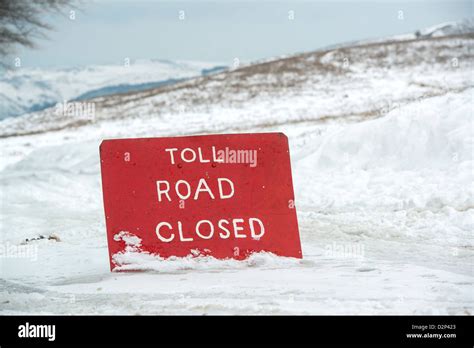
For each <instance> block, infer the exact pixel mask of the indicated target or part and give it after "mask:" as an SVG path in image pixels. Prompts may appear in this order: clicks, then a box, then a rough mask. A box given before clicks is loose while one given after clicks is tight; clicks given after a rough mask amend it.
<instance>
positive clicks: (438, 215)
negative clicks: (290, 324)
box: [0, 33, 474, 314]
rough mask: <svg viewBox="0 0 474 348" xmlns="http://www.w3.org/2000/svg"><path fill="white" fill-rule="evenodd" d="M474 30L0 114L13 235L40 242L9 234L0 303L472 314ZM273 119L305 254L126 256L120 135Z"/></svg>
mask: <svg viewBox="0 0 474 348" xmlns="http://www.w3.org/2000/svg"><path fill="white" fill-rule="evenodd" d="M473 47H474V35H473V34H472V33H471V34H469V33H468V34H459V35H450V36H441V37H426V38H422V39H419V40H404V41H403V42H393V41H387V42H378V43H370V44H359V45H356V46H351V47H341V48H335V49H329V50H321V51H316V52H310V53H305V54H301V55H297V56H292V57H287V58H284V59H278V60H273V61H267V62H264V63H260V64H254V65H249V66H245V67H242V68H240V69H234V70H231V71H227V72H222V73H218V74H215V75H211V76H204V77H199V78H195V79H191V80H188V81H184V82H180V83H178V84H175V85H172V86H164V87H161V88H156V89H152V90H147V91H141V92H137V93H129V94H127V95H117V96H108V97H99V98H95V99H92V100H89V101H88V102H93V103H94V105H95V113H94V115H92V117H91V115H81V114H76V115H74V116H69V115H64V114H61V113H57V112H55V111H54V110H53V109H48V110H44V111H41V112H38V113H34V114H31V115H25V116H23V117H17V118H10V119H6V120H4V121H2V122H0V136H1V139H0V142H1V143H0V146H1V148H2V163H1V167H0V170H1V172H0V177H1V184H2V187H1V192H2V196H3V197H2V198H3V199H2V201H1V204H2V206H1V224H2V226H1V229H2V238H3V245H5V246H7V247H10V249H11V250H21V249H20V247H21V245H22V243H26V244H24V245H23V246H22V247H23V248H25V250H26V251H28V252H29V253H27V254H24V255H27V256H28V255H29V256H30V257H23V258H18V257H14V256H13V255H10V256H9V255H8V248H4V249H3V253H4V255H5V256H6V257H3V258H0V262H1V265H0V267H1V268H0V270H1V273H2V277H1V279H0V313H4V314H12V313H14V314H20V313H28V314H38V313H41V314H43V313H44V314H46V313H65V314H71V313H73V314H79V313H96V314H119V313H122V314H181V313H184V314H207V313H211V314H223V313H225V314H262V313H265V314H294V313H299V314H411V313H415V314H472V313H473V311H474V291H473V290H474V287H473V281H474V274H473V267H472V265H473V262H474V245H473V235H472V231H473V230H474V223H473V221H474V187H473V185H472V182H473V179H474V178H473V157H472V155H473V151H474V148H473V145H474V132H473V130H474V129H473V123H472V119H473V116H474V115H473V110H472V100H473V99H472V98H473V96H474V85H473V80H472V69H473V63H474V53H473ZM86 116H87V117H86ZM264 131H265V132H267V131H281V132H284V133H286V134H287V135H288V137H289V142H290V146H291V156H292V169H293V177H294V184H295V195H296V204H297V212H298V219H299V225H300V233H301V238H302V247H303V255H304V256H303V260H296V259H291V258H280V257H276V256H273V255H270V254H256V255H253V256H252V257H251V258H249V259H248V260H246V261H244V262H238V261H232V260H225V261H217V260H215V259H212V258H196V259H192V258H185V259H168V260H159V259H156V260H150V259H147V260H144V262H143V263H142V264H140V265H137V268H140V269H142V270H146V272H140V273H126V274H124V273H110V272H109V268H108V267H109V265H108V253H107V241H106V232H105V225H104V216H103V215H104V214H103V206H102V195H101V182H100V168H99V153H98V146H99V144H100V142H101V140H102V139H104V138H114V137H147V136H150V137H152V136H172V135H184V134H205V133H231V132H232V133H233V132H264ZM39 236H44V237H45V238H42V239H41V238H40V237H39ZM48 237H50V238H49V239H48ZM26 239H28V240H29V241H28V242H25V241H26ZM31 239H34V240H31ZM15 248H16V249H15ZM0 251H2V250H0ZM26 251H25V252H26Z"/></svg>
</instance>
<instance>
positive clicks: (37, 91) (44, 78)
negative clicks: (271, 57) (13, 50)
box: [0, 60, 213, 119]
mask: <svg viewBox="0 0 474 348" xmlns="http://www.w3.org/2000/svg"><path fill="white" fill-rule="evenodd" d="M212 67H213V64H209V63H199V62H171V61H165V60H136V61H130V62H129V64H128V65H125V64H124V65H96V66H86V67H81V68H69V69H66V68H65V69H52V68H51V69H46V68H43V69H40V68H28V67H22V68H17V69H16V70H8V71H5V72H3V73H2V75H1V76H0V91H1V92H0V104H1V105H2V109H1V112H0V119H2V118H5V117H10V116H18V115H22V114H24V113H27V112H32V111H37V110H42V109H44V108H46V107H50V106H53V105H55V104H56V103H60V102H61V103H62V102H63V101H64V100H68V101H70V100H73V99H76V98H80V97H85V96H88V95H90V96H97V95H108V94H112V93H113V92H115V93H123V92H128V91H130V90H139V89H144V88H146V87H148V86H153V84H155V85H159V84H160V83H161V84H163V83H166V82H173V81H174V80H179V79H183V78H188V77H192V76H199V75H201V72H202V70H203V69H210V68H212Z"/></svg>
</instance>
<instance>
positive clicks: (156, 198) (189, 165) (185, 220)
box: [100, 133, 302, 270]
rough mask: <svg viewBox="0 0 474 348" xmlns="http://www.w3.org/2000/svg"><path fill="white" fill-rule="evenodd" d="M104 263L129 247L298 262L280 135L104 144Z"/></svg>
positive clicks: (162, 254)
mask: <svg viewBox="0 0 474 348" xmlns="http://www.w3.org/2000/svg"><path fill="white" fill-rule="evenodd" d="M100 158H101V171H102V188H103V194H104V207H105V216H106V225H107V236H108V245H109V254H110V265H111V269H112V270H113V269H114V268H115V267H116V266H117V265H116V264H115V262H114V255H116V254H117V253H123V252H124V251H125V250H126V247H127V243H126V241H125V240H124V239H123V238H120V236H123V235H126V236H128V239H130V238H132V239H133V238H135V237H138V238H139V239H137V238H135V240H137V241H140V243H139V249H140V251H142V252H146V253H150V254H156V255H159V256H160V257H164V258H167V257H170V256H178V257H183V256H187V255H197V254H200V255H211V256H214V257H216V258H220V259H222V258H235V259H243V258H246V257H247V256H248V255H249V254H250V253H252V252H258V251H269V252H272V253H274V254H276V255H280V256H291V257H297V258H301V257H302V255H301V244H300V237H299V233H298V222H297V218H296V209H295V203H294V193H293V184H292V179H291V165H290V156H289V148H288V139H287V137H286V136H285V135H284V134H283V133H259V134H228V135H205V136H188V137H172V138H142V139H117V140H104V141H103V142H102V144H101V145H100Z"/></svg>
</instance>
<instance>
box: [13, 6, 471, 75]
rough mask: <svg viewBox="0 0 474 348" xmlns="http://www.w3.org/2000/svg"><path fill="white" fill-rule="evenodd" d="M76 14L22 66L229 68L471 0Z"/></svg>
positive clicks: (381, 30)
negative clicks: (151, 62) (134, 63)
mask: <svg viewBox="0 0 474 348" xmlns="http://www.w3.org/2000/svg"><path fill="white" fill-rule="evenodd" d="M80 7H81V8H82V10H81V11H79V12H77V13H76V19H75V20H70V19H69V18H68V17H67V14H66V15H64V16H54V17H51V18H48V21H49V22H50V23H51V24H52V25H54V27H55V31H54V32H51V33H50V34H49V40H42V41H39V42H38V43H39V46H40V47H39V48H38V49H35V50H27V49H22V50H19V51H18V52H17V56H19V57H21V59H22V65H23V66H25V67H26V66H61V67H63V66H77V65H86V64H102V63H121V62H123V59H124V58H125V57H129V58H130V59H131V60H133V59H140V58H159V59H169V60H178V59H179V60H200V61H212V62H222V63H226V64H231V63H232V60H233V58H235V57H238V58H239V59H241V60H242V61H251V60H256V59H261V58H268V57H272V56H277V55H282V54H292V53H297V52H302V51H310V50H314V49H317V48H320V47H324V46H327V45H332V44H336V43H341V42H346V41H352V40H358V39H367V38H376V37H384V36H387V35H393V34H400V33H407V32H413V31H415V30H416V29H420V28H424V27H427V26H431V25H434V24H437V23H440V22H444V21H452V20H461V19H463V18H469V17H472V9H473V1H461V0H451V1H446V0H445V1H380V0H378V1H258V2H257V1H252V2H251V1H212V2H211V1H173V2H171V1H151V0H148V1H132V0H120V1H112V0H109V1H104V0H102V1H100V0H96V1H92V0H82V5H81V6H80ZM180 11H184V13H185V19H184V20H180V18H179V15H180ZM289 11H294V20H289V19H288V16H289ZM399 11H403V17H404V19H403V20H400V19H399V18H398V16H399Z"/></svg>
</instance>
